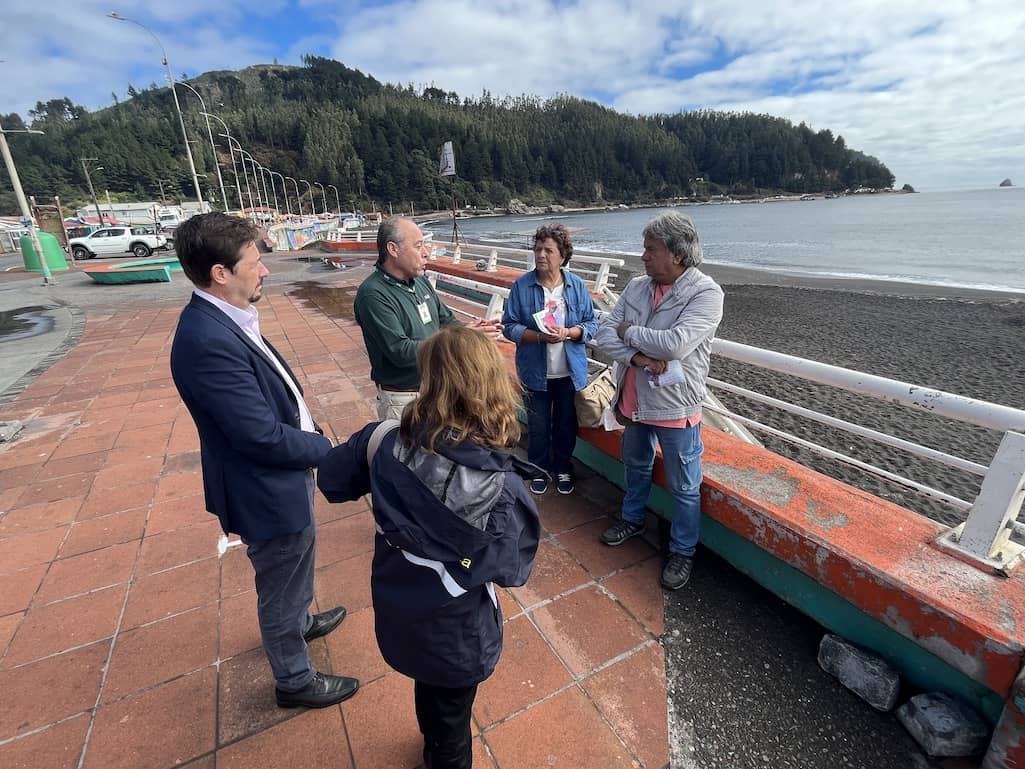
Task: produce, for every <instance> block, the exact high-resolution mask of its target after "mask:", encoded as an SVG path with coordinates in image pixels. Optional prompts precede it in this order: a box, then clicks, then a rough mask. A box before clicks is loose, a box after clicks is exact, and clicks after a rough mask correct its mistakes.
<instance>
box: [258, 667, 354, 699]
mask: <svg viewBox="0 0 1025 769" xmlns="http://www.w3.org/2000/svg"><path fill="white" fill-rule="evenodd" d="M357 691H359V681H358V680H356V679H355V678H349V677H348V676H329V675H325V674H324V673H317V674H316V675H314V676H313V680H312V681H310V682H309V683H308V684H306V686H304V687H303V688H302V689H300V690H299V691H297V692H286V691H282V690H281V689H278V688H276V687H275V689H274V695H275V696H276V697H277V700H278V707H280V708H326V707H329V706H330V705H337V704H338V703H339V702H344V701H345V700H347V699H349V697H351V696H352V695H354V694H355V693H356V692H357Z"/></svg>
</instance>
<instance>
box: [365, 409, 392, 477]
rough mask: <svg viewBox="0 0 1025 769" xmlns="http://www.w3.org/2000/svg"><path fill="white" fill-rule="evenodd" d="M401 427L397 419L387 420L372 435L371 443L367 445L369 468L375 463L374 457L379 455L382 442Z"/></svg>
mask: <svg viewBox="0 0 1025 769" xmlns="http://www.w3.org/2000/svg"><path fill="white" fill-rule="evenodd" d="M398 426H399V420H397V419H385V420H384V421H383V422H381V423H380V424H379V425H378V426H377V427H375V428H374V431H373V432H372V433H370V441H369V442H368V443H367V465H368V466H369V465H370V464H371V463H372V462H373V461H374V455H375V454H376V453H377V449H378V448H380V446H381V441H383V440H384V437H385V436H386V435H387V434H388V433H390V432H391V431H392V430H395V429H396V428H398Z"/></svg>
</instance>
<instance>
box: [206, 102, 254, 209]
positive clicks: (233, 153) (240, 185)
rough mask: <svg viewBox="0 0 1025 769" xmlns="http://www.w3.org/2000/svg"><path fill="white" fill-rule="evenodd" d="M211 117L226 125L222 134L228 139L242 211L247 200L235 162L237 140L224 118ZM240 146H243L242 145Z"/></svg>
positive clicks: (239, 204) (232, 169)
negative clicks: (243, 196) (243, 195)
mask: <svg viewBox="0 0 1025 769" xmlns="http://www.w3.org/2000/svg"><path fill="white" fill-rule="evenodd" d="M210 117H212V118H213V119H214V120H216V121H218V122H219V123H220V124H221V125H222V126H224V133H222V134H221V136H223V137H224V138H226V139H227V140H228V154H229V155H231V171H232V173H233V174H235V191H236V192H237V193H238V210H239V213H241V212H242V209H243V208H245V207H246V202H245V200H243V199H242V183H241V182H240V181H239V180H238V165H237V164H236V163H235V148H234V147H232V145H231V143H232V142H233V141H235V140H234V139H233V138H232V136H231V134H230V133H228V125H227V124H226V123H225V122H224V121H223V120H221V119H220V118H219V117H217V116H216V115H211V116H210ZM236 144H237V142H236ZM239 146H240V147H241V145H239Z"/></svg>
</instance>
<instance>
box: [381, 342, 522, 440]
mask: <svg viewBox="0 0 1025 769" xmlns="http://www.w3.org/2000/svg"><path fill="white" fill-rule="evenodd" d="M416 365H417V368H418V369H419V370H420V397H419V398H417V399H416V400H415V401H414V402H413V403H411V404H409V406H407V407H406V409H405V411H404V412H403V414H402V424H401V427H400V434H401V435H402V438H403V440H404V441H405V442H406V444H407V445H413V446H416V447H419V448H422V449H424V450H426V451H430V452H435V451H436V450H437V447H438V446H439V444H448V445H456V444H458V443H461V442H462V441H464V440H470V441H472V442H473V443H476V444H478V445H480V446H487V447H491V448H512V447H513V446H515V445H516V444H517V442H518V441H519V439H520V423H519V420H518V419H517V410H518V408H519V405H520V392H519V389H518V387H517V385H516V384H515V383H514V381H513V379H512V377H511V376H510V374H509V370H508V368H507V367H506V364H505V360H504V359H503V358H502V355H501V353H500V352H499V351H498V348H497V347H496V346H495V344H494V342H492V341H491V339H489V338H488V337H487V336H485V335H484V334H482V333H480V332H478V331H474V330H472V329H469V328H465V327H463V326H446V327H444V328H443V329H441V331H439V332H438V333H437V334H434V335H433V336H431V337H430V338H429V339H427V340H426V341H425V342H424V343H423V344H421V345H420V348H419V349H418V350H417V352H416Z"/></svg>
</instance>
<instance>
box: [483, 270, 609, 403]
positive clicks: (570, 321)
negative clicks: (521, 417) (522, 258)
mask: <svg viewBox="0 0 1025 769" xmlns="http://www.w3.org/2000/svg"><path fill="white" fill-rule="evenodd" d="M562 279H563V284H564V288H563V291H562V298H563V299H564V300H565V302H566V328H572V327H573V326H579V327H580V328H582V329H583V330H584V335H583V337H582V338H581V339H580V340H579V341H577V340H574V341H572V342H565V350H566V361H567V363H568V364H569V373H570V377H572V379H573V387H574V389H576V390H582V389H583V388H584V387H585V386H586V385H587V347H586V346H585V345H584V343H585V342H587V341H588V340H589V339H591V338H592V337H593V336H594V335H595V333H596V332H597V330H598V321H597V319H596V318H595V316H594V305H593V304H591V294H590V292H589V291H588V290H587V284H586V283H584V281H582V280H581V279H580V278H579V277H577V276H576V275H574V274H573V273H572V272H570V271H569V270H565V269H564V270H562ZM544 296H545V292H544V289H543V288H542V287H541V284H540V283H538V282H537V273H536V272H535V271H534V270H531V271H530V272H527V273H524V274H523V275H521V276H520V277H519V278H518V279H517V280H516V282H515V283H513V286H512V288H511V289H509V299H508V301H506V303H505V312H504V313H503V314H502V325H503V326H505V329H504V330H503V332H502V333H503V334H505V336H506V338H508V339H511V340H512V341H513V342H515V343H516V373H517V374H519V377H520V381H521V382H523V386H524V387H526V388H527V389H528V390H547V389H548V355H547V350H546V345H543V344H523V343H522V341H523V332H524V331H526V330H527V329H530V330H531V331H540V330H541V329H539V328H538V327H537V324H536V323H535V322H534V318H533V317H531V316H532V315H533V314H534V313H535V312H537V311H538V310H540V309H541V308H542V307H543V306H544Z"/></svg>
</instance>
